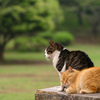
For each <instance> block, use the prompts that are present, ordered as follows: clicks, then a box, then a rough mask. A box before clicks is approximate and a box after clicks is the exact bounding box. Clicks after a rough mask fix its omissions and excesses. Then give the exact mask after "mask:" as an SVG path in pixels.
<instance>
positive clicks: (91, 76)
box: [61, 67, 100, 94]
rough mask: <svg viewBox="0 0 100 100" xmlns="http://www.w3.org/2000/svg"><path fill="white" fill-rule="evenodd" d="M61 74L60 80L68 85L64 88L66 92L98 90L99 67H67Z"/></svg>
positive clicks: (99, 87) (99, 81)
mask: <svg viewBox="0 0 100 100" xmlns="http://www.w3.org/2000/svg"><path fill="white" fill-rule="evenodd" d="M61 74H62V76H61V82H62V83H63V84H64V85H65V86H68V88H67V89H64V90H65V91H66V92H67V93H68V94H70V93H96V92H100V67H91V68H86V69H83V70H82V71H78V70H76V69H72V67H69V68H68V70H67V71H65V72H64V73H62V72H61Z"/></svg>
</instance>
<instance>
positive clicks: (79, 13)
mask: <svg viewBox="0 0 100 100" xmlns="http://www.w3.org/2000/svg"><path fill="white" fill-rule="evenodd" d="M77 18H78V23H79V25H83V19H82V12H81V11H80V10H78V11H77Z"/></svg>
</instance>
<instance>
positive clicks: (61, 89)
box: [58, 83, 64, 92]
mask: <svg viewBox="0 0 100 100" xmlns="http://www.w3.org/2000/svg"><path fill="white" fill-rule="evenodd" d="M63 90H64V85H63V84H62V83H61V87H60V88H59V89H58V91H59V92H61V91H63Z"/></svg>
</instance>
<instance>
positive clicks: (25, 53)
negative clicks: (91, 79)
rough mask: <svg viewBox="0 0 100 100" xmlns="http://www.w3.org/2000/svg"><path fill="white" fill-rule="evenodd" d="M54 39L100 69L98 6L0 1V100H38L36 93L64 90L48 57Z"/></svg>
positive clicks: (75, 0)
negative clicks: (80, 54)
mask: <svg viewBox="0 0 100 100" xmlns="http://www.w3.org/2000/svg"><path fill="white" fill-rule="evenodd" d="M50 40H53V41H55V42H60V43H62V44H63V45H64V46H66V48H67V49H69V50H82V51H84V52H86V53H87V54H88V55H89V57H90V58H91V59H92V61H93V62H94V64H95V66H100V64H99V63H100V1H99V0H0V100H35V99H34V98H35V96H34V94H35V92H36V91H37V89H41V88H48V87H52V86H57V85H60V82H59V76H58V74H57V72H56V70H55V69H54V68H53V65H52V61H47V60H46V58H45V57H44V50H45V48H46V47H47V46H48V45H49V41H50ZM51 73H52V74H51Z"/></svg>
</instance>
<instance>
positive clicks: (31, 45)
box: [14, 36, 48, 52]
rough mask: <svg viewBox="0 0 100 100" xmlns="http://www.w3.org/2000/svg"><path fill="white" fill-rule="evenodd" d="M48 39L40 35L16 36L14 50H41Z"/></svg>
mask: <svg viewBox="0 0 100 100" xmlns="http://www.w3.org/2000/svg"><path fill="white" fill-rule="evenodd" d="M47 45H48V41H47V40H46V39H43V38H42V37H38V36H37V37H18V38H16V39H15V47H14V48H15V50H17V51H20V52H27V51H35V52H38V51H43V50H44V48H45V47H46V46H47Z"/></svg>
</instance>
